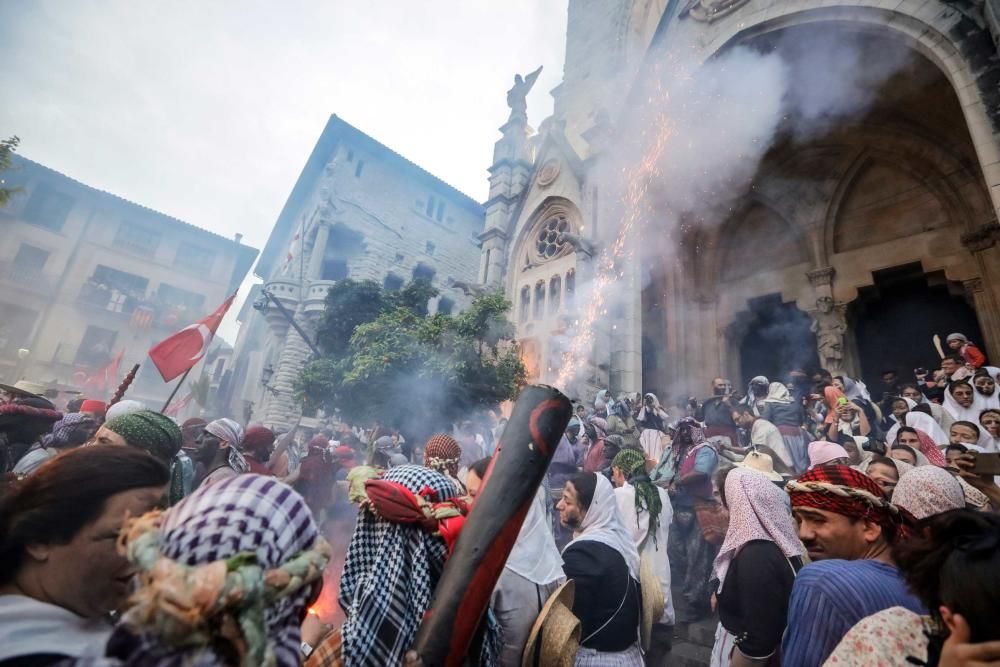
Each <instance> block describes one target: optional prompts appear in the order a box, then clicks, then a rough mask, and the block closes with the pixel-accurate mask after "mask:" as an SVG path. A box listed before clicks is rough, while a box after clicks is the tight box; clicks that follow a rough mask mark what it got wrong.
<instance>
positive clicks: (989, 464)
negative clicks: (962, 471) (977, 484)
mask: <svg viewBox="0 0 1000 667" xmlns="http://www.w3.org/2000/svg"><path fill="white" fill-rule="evenodd" d="M972 472H974V473H976V474H977V475H1000V454H993V453H980V452H976V464H975V465H974V466H972Z"/></svg>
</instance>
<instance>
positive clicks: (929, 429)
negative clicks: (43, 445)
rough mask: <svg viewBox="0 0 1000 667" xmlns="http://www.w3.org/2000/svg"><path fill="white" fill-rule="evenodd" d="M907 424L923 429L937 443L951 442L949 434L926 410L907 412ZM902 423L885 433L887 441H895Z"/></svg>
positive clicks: (941, 444)
mask: <svg viewBox="0 0 1000 667" xmlns="http://www.w3.org/2000/svg"><path fill="white" fill-rule="evenodd" d="M905 421H906V424H905V426H909V427H911V428H915V429H917V430H919V431H923V432H924V433H926V434H927V435H929V436H930V437H931V440H933V441H934V443H935V444H937V445H940V446H944V447H946V446H947V445H948V443H949V440H948V434H947V433H945V432H944V430H942V428H941V426H939V425H938V423H937V422H936V421H934V418H933V417H931V416H930V415H929V414H927V413H926V412H919V411H910V412H907V413H906V420H905ZM899 427H900V424H896V425H895V426H893V427H892V428H891V429H889V432H888V433H886V435H885V441H886V442H888V443H893V442H895V441H896V434H897V433H899Z"/></svg>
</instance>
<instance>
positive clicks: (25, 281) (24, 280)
mask: <svg viewBox="0 0 1000 667" xmlns="http://www.w3.org/2000/svg"><path fill="white" fill-rule="evenodd" d="M0 281H4V282H8V283H13V284H15V285H17V286H18V287H20V288H21V289H26V290H29V291H31V292H35V293H37V294H46V295H47V294H51V293H52V291H53V289H54V283H53V281H52V279H50V278H49V277H48V276H46V275H45V273H44V272H43V271H42V270H41V269H40V268H39V267H37V266H23V265H17V264H15V263H14V262H0Z"/></svg>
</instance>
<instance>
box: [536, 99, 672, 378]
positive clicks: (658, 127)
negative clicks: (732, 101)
mask: <svg viewBox="0 0 1000 667" xmlns="http://www.w3.org/2000/svg"><path fill="white" fill-rule="evenodd" d="M653 127H654V132H655V134H654V136H653V140H652V141H651V142H650V145H649V149H648V150H647V151H646V152H645V154H644V155H643V156H642V159H641V160H640V161H639V163H638V164H637V165H636V166H635V167H633V168H631V169H626V170H624V172H623V177H624V179H625V182H626V184H627V185H626V188H625V194H624V195H623V197H622V203H623V204H624V207H625V212H624V215H623V217H622V224H621V227H619V229H618V234H617V235H616V236H615V240H614V243H612V244H611V246H610V248H605V249H603V250H602V251H601V255H600V257H599V259H598V261H597V267H596V271H595V273H594V280H593V284H592V285H591V296H590V303H589V304H588V306H587V309H586V311H585V312H584V314H583V317H582V318H580V319H579V320H578V321H577V322H576V328H577V331H576V335H575V336H574V337H573V339H572V340H571V341H570V345H569V349H568V350H567V351H566V352H565V353H564V354H563V365H562V368H561V370H560V371H559V375H558V376H557V377H556V380H555V386H556V387H563V388H565V387H567V386H568V385H569V383H570V382H572V381H573V380H575V379H576V378H577V377H578V376H579V374H580V372H581V371H583V369H584V367H585V366H586V364H587V360H588V357H589V356H590V351H591V350H592V349H593V344H594V322H595V321H596V320H597V318H598V316H601V315H607V312H608V311H607V308H606V307H605V304H604V299H605V294H606V293H607V288H608V287H609V286H610V285H613V284H615V283H617V282H618V281H619V280H621V279H622V278H623V277H624V275H625V272H624V271H623V270H621V269H620V268H619V267H620V265H621V262H622V260H625V259H629V258H630V257H631V255H632V252H633V250H632V245H631V244H630V243H629V241H630V239H631V237H632V234H633V233H634V231H635V229H636V228H637V227H638V224H639V222H640V221H641V220H642V217H643V212H644V211H643V206H644V202H645V198H646V192H647V190H648V189H649V184H650V182H651V181H652V179H653V178H655V177H656V176H658V175H659V165H660V159H661V158H662V156H663V153H664V151H665V150H666V146H667V142H668V140H669V139H670V137H671V136H672V135H673V131H674V126H673V124H672V123H671V122H670V119H669V118H667V117H666V116H665V115H663V114H660V115H659V116H658V117H657V118H656V122H655V123H654V124H653Z"/></svg>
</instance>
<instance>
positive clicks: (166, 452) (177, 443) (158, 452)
mask: <svg viewBox="0 0 1000 667" xmlns="http://www.w3.org/2000/svg"><path fill="white" fill-rule="evenodd" d="M104 428H106V429H108V430H109V431H112V432H114V433H117V434H118V435H120V436H121V437H123V438H124V439H125V442H127V443H128V444H130V445H132V446H133V447H138V448H140V449H145V450H146V451H147V452H149V453H150V454H152V455H153V456H155V457H156V458H158V459H160V460H161V461H163V462H164V463H169V462H170V460H171V459H173V458H174V455H175V454H177V452H178V450H180V448H181V442H182V441H183V439H184V437H183V435H182V434H181V428H180V427H179V426H178V425H177V424H175V423H174V421H173V420H172V419H171V418H170V417H167V416H165V415H161V414H160V413H159V412H153V411H152V410H139V411H138V412H130V413H128V414H124V415H119V416H118V417H114V418H113V419H109V420H108V421H106V422H104Z"/></svg>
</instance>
